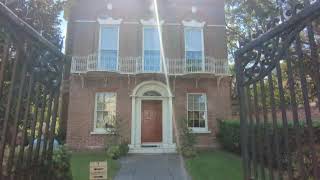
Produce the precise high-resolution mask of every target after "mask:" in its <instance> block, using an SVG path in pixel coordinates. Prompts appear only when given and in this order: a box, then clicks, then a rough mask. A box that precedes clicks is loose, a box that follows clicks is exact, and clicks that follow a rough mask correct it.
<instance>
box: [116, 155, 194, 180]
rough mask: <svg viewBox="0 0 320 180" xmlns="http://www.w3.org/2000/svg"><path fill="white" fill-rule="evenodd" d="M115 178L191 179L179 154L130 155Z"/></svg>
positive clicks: (117, 179)
mask: <svg viewBox="0 0 320 180" xmlns="http://www.w3.org/2000/svg"><path fill="white" fill-rule="evenodd" d="M120 163H121V168H120V171H119V172H118V174H117V176H116V177H115V180H191V178H189V177H188V176H187V173H186V171H185V169H184V165H183V162H182V160H181V158H180V156H179V155H178V154H159V155H149V154H144V155H132V154H131V155H129V156H128V157H125V158H123V159H121V160H120Z"/></svg>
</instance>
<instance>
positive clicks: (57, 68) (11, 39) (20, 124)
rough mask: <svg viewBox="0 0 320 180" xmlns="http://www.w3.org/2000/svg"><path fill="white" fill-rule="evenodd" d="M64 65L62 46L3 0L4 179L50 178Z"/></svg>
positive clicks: (0, 105) (0, 158)
mask: <svg viewBox="0 0 320 180" xmlns="http://www.w3.org/2000/svg"><path fill="white" fill-rule="evenodd" d="M65 65H66V57H65V56H64V55H63V54H62V53H61V51H60V49H59V48H57V47H56V46H54V45H53V44H51V43H50V42H49V41H47V40H46V39H45V38H43V37H42V36H41V35H40V34H39V33H38V32H37V31H35V30H34V29H33V28H32V27H31V26H29V25H28V24H27V23H25V22H24V21H23V20H21V19H20V18H19V17H18V16H16V15H15V14H14V13H13V12H12V11H11V10H10V9H9V8H8V7H6V6H5V5H4V4H2V3H1V2H0V179H1V180H7V179H50V165H51V164H50V162H51V160H52V153H53V149H54V148H55V146H56V139H55V138H56V133H57V131H58V128H57V121H59V115H58V112H59V111H58V109H59V104H60V85H61V82H62V78H63V72H64V70H65V68H66V67H65ZM45 176H46V177H45Z"/></svg>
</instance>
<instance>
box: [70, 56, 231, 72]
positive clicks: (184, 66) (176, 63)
mask: <svg viewBox="0 0 320 180" xmlns="http://www.w3.org/2000/svg"><path fill="white" fill-rule="evenodd" d="M159 64H160V63H159V62H158V63H150V61H149V62H144V61H143V58H142V57H125V58H123V57H119V58H118V60H117V59H114V58H109V57H108V58H106V57H100V58H99V55H97V54H92V55H89V56H81V57H80V56H74V57H73V58H72V65H71V73H88V72H115V73H119V74H139V73H164V72H165V71H167V72H168V74H169V75H185V74H192V73H205V74H215V75H229V67H228V61H227V60H226V59H215V58H212V57H206V58H205V62H204V63H203V62H200V61H192V60H189V61H188V62H186V60H185V59H169V58H167V59H166V69H164V67H159V66H160V65H159Z"/></svg>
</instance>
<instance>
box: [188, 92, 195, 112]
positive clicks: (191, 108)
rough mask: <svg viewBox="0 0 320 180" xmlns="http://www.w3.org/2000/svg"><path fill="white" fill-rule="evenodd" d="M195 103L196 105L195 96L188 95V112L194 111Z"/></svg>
mask: <svg viewBox="0 0 320 180" xmlns="http://www.w3.org/2000/svg"><path fill="white" fill-rule="evenodd" d="M193 103H194V98H193V95H190V94H189V95H188V110H189V111H192V110H194V106H193Z"/></svg>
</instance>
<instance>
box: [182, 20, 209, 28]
mask: <svg viewBox="0 0 320 180" xmlns="http://www.w3.org/2000/svg"><path fill="white" fill-rule="evenodd" d="M182 24H183V25H184V26H186V27H201V28H202V27H203V26H204V25H205V24H206V22H199V21H196V20H190V21H182Z"/></svg>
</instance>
